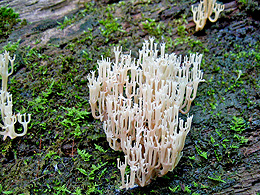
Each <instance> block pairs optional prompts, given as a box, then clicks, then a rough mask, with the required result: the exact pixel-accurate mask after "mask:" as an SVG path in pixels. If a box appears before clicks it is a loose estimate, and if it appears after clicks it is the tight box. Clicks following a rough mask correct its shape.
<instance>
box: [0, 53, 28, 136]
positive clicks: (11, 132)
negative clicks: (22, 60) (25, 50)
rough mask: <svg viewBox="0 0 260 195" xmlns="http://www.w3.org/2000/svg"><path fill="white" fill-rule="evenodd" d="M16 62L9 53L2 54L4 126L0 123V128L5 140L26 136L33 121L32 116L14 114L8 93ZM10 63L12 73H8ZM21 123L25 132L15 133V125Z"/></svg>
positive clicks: (1, 102)
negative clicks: (9, 81)
mask: <svg viewBox="0 0 260 195" xmlns="http://www.w3.org/2000/svg"><path fill="white" fill-rule="evenodd" d="M14 60H15V57H14V58H13V59H11V58H10V56H9V53H8V52H6V51H5V53H4V54H0V75H1V79H2V89H1V91H0V110H1V116H2V121H3V124H1V123H0V127H1V128H2V130H3V131H0V135H3V136H4V137H3V140H5V139H6V138H7V137H10V138H11V139H14V138H16V137H18V136H24V135H25V134H26V132H27V127H28V123H29V122H30V120H31V115H30V114H28V116H26V114H23V115H21V114H20V113H18V114H16V115H15V114H13V112H12V109H13V101H12V95H11V94H10V93H9V92H8V91H7V82H8V77H9V76H10V75H11V74H12V73H13V67H14ZM9 62H10V64H11V71H10V72H8V71H9V70H8V67H9ZM17 121H18V122H19V123H20V124H22V126H23V132H21V133H17V132H15V123H16V122H17Z"/></svg>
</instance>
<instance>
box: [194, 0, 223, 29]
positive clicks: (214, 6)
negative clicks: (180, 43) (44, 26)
mask: <svg viewBox="0 0 260 195" xmlns="http://www.w3.org/2000/svg"><path fill="white" fill-rule="evenodd" d="M224 8H225V5H221V4H219V3H216V0H201V1H200V3H199V5H198V6H194V5H192V6H191V10H192V13H193V21H194V22H195V24H196V31H199V30H202V29H203V28H204V26H205V25H206V21H207V19H209V21H210V22H216V21H217V19H218V17H219V14H220V12H222V11H223V10H224ZM212 15H214V18H212V17H211V16H212Z"/></svg>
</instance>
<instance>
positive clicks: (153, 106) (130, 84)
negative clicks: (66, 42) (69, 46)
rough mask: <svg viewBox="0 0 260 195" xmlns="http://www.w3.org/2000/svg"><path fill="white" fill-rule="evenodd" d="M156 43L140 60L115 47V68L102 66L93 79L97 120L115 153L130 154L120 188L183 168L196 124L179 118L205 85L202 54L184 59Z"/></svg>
mask: <svg viewBox="0 0 260 195" xmlns="http://www.w3.org/2000/svg"><path fill="white" fill-rule="evenodd" d="M154 41H155V40H154V38H150V40H149V41H147V40H146V41H145V42H144V43H143V46H142V49H141V50H139V58H138V59H132V58H131V56H130V54H129V55H125V54H122V49H121V47H116V48H115V49H114V53H115V62H111V61H110V59H102V60H101V61H98V76H97V77H95V73H93V72H92V73H90V74H89V76H88V80H89V85H88V86H89V91H90V101H89V102H90V105H91V109H92V114H93V117H95V118H97V119H100V120H101V121H104V125H103V128H104V131H105V133H106V136H107V141H108V142H109V145H110V147H111V148H113V149H114V150H121V151H123V152H124V154H125V162H124V163H121V162H119V160H118V168H119V169H120V173H121V177H122V186H121V188H126V189H128V188H132V187H133V186H134V184H138V185H139V186H145V185H148V184H149V183H150V182H151V180H152V179H153V178H155V177H156V176H163V175H165V174H166V173H167V172H168V171H171V170H173V169H174V167H175V166H176V165H177V164H178V162H179V160H180V158H181V156H182V149H183V147H184V143H185V138H186V135H187V134H188V132H189V130H190V128H191V121H192V116H187V122H184V121H183V120H182V119H179V113H180V112H181V113H182V114H186V113H188V112H189V110H190V106H191V103H192V101H193V100H194V99H195V97H196V93H197V88H198V84H199V82H201V81H203V79H202V77H203V73H202V72H201V71H200V64H201V59H202V55H201V54H191V55H190V56H189V57H187V56H185V57H184V59H182V58H181V56H177V55H175V54H174V53H173V54H170V55H168V54H166V53H165V43H163V44H160V48H159V49H157V47H158V45H157V43H154ZM158 54H160V56H159V55H158ZM158 56H159V57H158ZM127 166H129V167H130V173H129V174H126V171H125V170H126V167H127Z"/></svg>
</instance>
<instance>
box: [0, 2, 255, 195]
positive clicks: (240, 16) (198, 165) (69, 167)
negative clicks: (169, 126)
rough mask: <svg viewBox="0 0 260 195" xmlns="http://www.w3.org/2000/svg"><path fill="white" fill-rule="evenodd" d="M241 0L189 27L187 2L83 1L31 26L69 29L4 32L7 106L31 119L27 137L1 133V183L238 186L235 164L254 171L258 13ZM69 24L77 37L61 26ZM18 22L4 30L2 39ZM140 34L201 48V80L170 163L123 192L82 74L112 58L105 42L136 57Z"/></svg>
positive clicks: (160, 188)
mask: <svg viewBox="0 0 260 195" xmlns="http://www.w3.org/2000/svg"><path fill="white" fill-rule="evenodd" d="M194 3H195V2H194ZM250 6H251V7H252V5H251V4H249V3H246V2H244V3H243V2H240V3H239V4H238V5H237V7H236V8H235V9H236V10H239V12H232V11H229V12H227V13H225V11H224V12H223V13H221V17H220V19H219V20H218V21H217V22H216V23H210V22H208V23H207V25H206V26H205V29H204V30H203V31H201V32H197V33H195V32H194V27H189V24H190V23H191V22H190V18H191V17H192V15H191V14H192V13H191V10H190V2H188V1H168V2H164V3H162V2H160V1H152V0H151V1H136V2H134V1H118V2H117V1H115V2H114V3H106V2H105V1H100V2H99V3H97V2H91V3H86V4H85V7H84V8H83V9H82V10H79V11H78V12H77V13H75V14H73V15H68V16H66V17H64V18H63V19H62V20H60V21H57V22H56V23H55V22H53V21H52V22H50V21H49V22H46V25H42V26H41V25H40V26H38V28H37V29H35V31H36V32H41V31H43V30H44V29H46V28H49V27H50V25H51V26H52V27H55V28H57V29H58V30H59V31H60V32H61V34H66V35H68V37H62V36H61V37H60V38H55V39H51V40H49V41H48V42H47V43H44V44H43V43H42V39H41V37H38V38H37V37H36V38H34V39H32V40H30V44H28V45H23V41H24V37H21V39H20V40H19V41H16V42H9V43H8V40H7V42H6V44H5V45H6V46H4V47H3V48H2V50H1V51H3V50H4V49H5V50H8V51H9V52H10V55H11V56H12V55H14V54H15V55H16V61H15V69H14V73H13V75H12V76H11V77H10V80H9V84H8V87H9V92H10V93H12V95H13V103H14V109H15V113H18V112H21V113H25V112H26V113H31V114H32V121H31V123H30V125H29V130H28V133H27V135H26V136H24V137H21V138H16V139H14V140H9V139H8V140H6V141H4V142H2V141H1V142H0V149H1V154H0V157H1V158H0V168H1V173H0V174H1V179H0V192H1V193H4V194H193V195H196V194H213V193H218V192H222V191H224V190H225V189H230V188H232V186H235V185H237V184H238V183H239V182H240V180H239V179H240V175H239V174H240V171H241V169H242V168H245V169H248V170H251V171H252V170H253V171H254V170H255V171H259V164H258V163H259V158H260V155H259V144H258V143H257V140H258V139H259V136H260V135H259V127H260V120H259V119H260V117H259V116H260V113H259V103H260V102H259V95H260V94H259V91H260V89H259V88H260V83H259V78H260V48H259V45H260V39H259V34H260V30H259V29H260V22H259V21H258V20H256V19H255V18H254V17H252V16H254V14H255V12H257V11H258V10H253V11H252V10H251V9H250V10H251V11H249V8H248V7H250ZM230 12H231V13H230ZM257 13H258V12H257ZM15 20H17V18H16V17H15ZM17 22H20V21H17ZM77 24H80V28H79V31H78V32H77V36H73V35H71V34H69V33H68V31H69V30H70V28H71V27H73V26H74V25H77ZM17 25H18V24H17ZM24 25H29V24H26V23H25V24H24ZM25 27H26V26H25ZM14 28H20V27H19V26H16V27H14ZM21 28H22V27H21ZM17 31H18V30H15V29H14V31H13V32H12V31H11V30H10V29H8V33H7V38H8V36H9V35H10V34H11V33H17ZM149 36H154V37H155V38H156V40H157V41H158V43H159V42H162V41H164V42H166V49H167V53H172V52H176V53H177V54H182V55H189V54H190V53H196V52H198V53H202V54H203V62H202V67H201V68H202V70H203V72H204V79H205V82H204V83H201V84H200V85H199V88H198V94H197V98H196V99H195V101H194V103H193V105H192V108H191V111H190V114H193V115H194V118H193V126H192V129H191V131H190V133H189V134H188V136H187V140H186V144H185V147H184V151H183V157H182V158H181V160H180V162H179V164H178V166H177V167H176V168H175V169H174V170H173V171H172V172H169V173H168V174H167V175H165V176H163V177H162V178H157V179H156V180H154V181H153V182H152V183H151V184H150V185H148V186H146V187H144V188H140V187H136V188H134V189H130V190H128V191H124V190H120V189H119V186H120V182H121V179H120V173H119V170H118V169H117V165H116V162H117V161H116V159H117V158H120V157H121V158H122V157H123V153H121V152H116V151H113V150H112V149H111V148H110V147H109V145H108V143H107V142H106V137H105V134H104V132H103V130H102V124H101V123H100V122H99V121H96V120H94V119H93V118H92V116H91V113H90V106H89V104H88V87H87V74H88V73H89V72H90V71H92V70H95V69H96V64H97V60H100V59H101V56H103V57H104V58H106V57H111V58H112V59H113V55H112V53H113V52H112V51H113V47H114V46H118V45H121V46H122V48H123V51H125V52H126V53H129V50H131V54H132V56H133V57H137V56H138V50H139V49H140V48H141V46H142V42H143V39H148V37H149ZM2 46H3V44H2ZM183 118H185V116H183ZM18 130H19V127H18ZM257 144H258V145H257ZM242 173H243V172H242ZM258 184H259V182H258Z"/></svg>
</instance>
